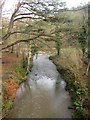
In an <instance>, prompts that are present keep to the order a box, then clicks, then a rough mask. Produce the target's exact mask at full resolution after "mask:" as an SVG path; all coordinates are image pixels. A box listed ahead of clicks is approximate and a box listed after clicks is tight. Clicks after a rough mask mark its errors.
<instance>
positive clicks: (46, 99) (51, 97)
mask: <svg viewBox="0 0 90 120" xmlns="http://www.w3.org/2000/svg"><path fill="white" fill-rule="evenodd" d="M65 85H66V83H65V82H64V80H63V79H62V78H61V76H60V74H59V73H58V71H57V70H56V66H55V65H54V64H53V63H52V62H51V61H50V60H49V59H48V55H39V57H38V58H37V59H36V58H34V66H33V68H32V71H31V72H30V74H29V79H28V80H27V81H26V82H25V83H23V84H22V85H21V86H20V88H19V90H18V91H17V94H16V99H15V102H14V106H13V109H12V111H11V112H10V113H9V115H8V117H9V118H71V112H72V111H70V110H69V109H68V107H70V106H71V101H70V96H69V93H68V92H67V91H65Z"/></svg>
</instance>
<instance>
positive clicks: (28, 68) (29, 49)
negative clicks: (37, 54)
mask: <svg viewBox="0 0 90 120" xmlns="http://www.w3.org/2000/svg"><path fill="white" fill-rule="evenodd" d="M32 59H33V58H32V55H31V42H28V56H27V72H29V71H30V68H31V65H32Z"/></svg>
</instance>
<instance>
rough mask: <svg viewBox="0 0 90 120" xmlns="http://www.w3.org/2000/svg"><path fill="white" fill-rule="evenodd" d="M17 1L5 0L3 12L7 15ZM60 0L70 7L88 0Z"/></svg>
mask: <svg viewBox="0 0 90 120" xmlns="http://www.w3.org/2000/svg"><path fill="white" fill-rule="evenodd" d="M17 1H18V0H6V2H5V5H4V7H3V14H6V16H9V15H10V14H11V13H12V12H13V10H14V8H15V4H16V3H17ZM62 1H65V2H66V4H67V7H68V8H72V7H77V6H79V5H80V4H81V3H82V4H86V3H88V2H89V1H90V0H62ZM5 11H8V12H7V13H6V12H5Z"/></svg>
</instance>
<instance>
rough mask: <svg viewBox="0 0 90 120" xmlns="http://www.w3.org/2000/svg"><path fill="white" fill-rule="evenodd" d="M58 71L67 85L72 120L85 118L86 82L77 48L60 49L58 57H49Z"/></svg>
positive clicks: (87, 101)
mask: <svg viewBox="0 0 90 120" xmlns="http://www.w3.org/2000/svg"><path fill="white" fill-rule="evenodd" d="M50 59H52V61H53V62H54V63H55V64H56V66H57V69H58V71H59V72H60V74H62V76H63V78H64V80H65V81H66V83H67V86H66V90H68V91H69V92H70V95H71V99H72V106H73V114H72V117H73V118H86V117H87V116H89V115H88V103H89V99H88V85H87V84H88V80H87V76H86V75H85V72H86V66H85V65H84V64H83V61H82V53H81V51H80V49H77V48H62V49H61V54H60V56H55V55H54V56H51V57H50Z"/></svg>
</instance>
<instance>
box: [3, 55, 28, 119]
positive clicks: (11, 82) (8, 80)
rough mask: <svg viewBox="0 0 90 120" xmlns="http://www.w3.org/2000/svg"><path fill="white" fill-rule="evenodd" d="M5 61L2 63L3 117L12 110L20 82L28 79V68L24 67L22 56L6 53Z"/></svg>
mask: <svg viewBox="0 0 90 120" xmlns="http://www.w3.org/2000/svg"><path fill="white" fill-rule="evenodd" d="M3 54H4V53H3ZM7 54H8V58H7ZM13 57H14V58H13ZM15 59H16V60H15ZM8 61H9V62H8ZM3 62H4V64H2V69H3V79H2V81H3V83H2V90H3V117H4V116H6V115H7V114H8V112H9V111H10V110H11V108H12V106H13V101H14V99H15V96H16V92H17V89H18V88H19V86H20V84H21V83H22V82H24V81H26V80H27V76H26V72H27V69H26V67H22V60H21V57H20V58H17V57H16V55H15V54H11V53H5V55H4V59H3ZM25 64H26V63H25ZM7 68H8V69H7Z"/></svg>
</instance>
